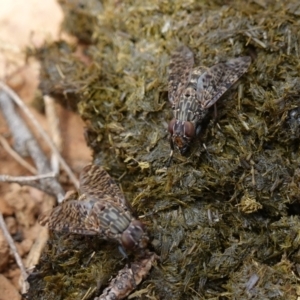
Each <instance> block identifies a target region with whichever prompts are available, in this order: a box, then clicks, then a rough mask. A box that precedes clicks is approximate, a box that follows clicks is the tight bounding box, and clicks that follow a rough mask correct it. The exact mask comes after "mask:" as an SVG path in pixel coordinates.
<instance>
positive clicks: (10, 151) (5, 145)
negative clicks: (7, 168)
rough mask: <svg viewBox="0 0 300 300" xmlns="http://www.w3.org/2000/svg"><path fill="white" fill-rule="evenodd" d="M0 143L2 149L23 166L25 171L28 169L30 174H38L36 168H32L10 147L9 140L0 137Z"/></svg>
mask: <svg viewBox="0 0 300 300" xmlns="http://www.w3.org/2000/svg"><path fill="white" fill-rule="evenodd" d="M0 143H1V145H2V147H3V148H4V149H5V151H6V152H7V153H8V154H10V156H12V157H13V158H14V159H15V160H16V161H17V162H18V163H19V164H20V165H21V166H23V167H24V168H25V169H27V170H28V171H29V172H30V173H32V174H37V170H36V168H34V167H33V166H31V165H30V164H29V163H28V162H27V161H26V160H24V159H23V158H22V157H21V156H20V155H19V154H18V152H16V151H15V150H14V149H13V148H11V147H10V145H9V143H8V142H7V140H6V139H5V138H4V137H3V136H2V135H0Z"/></svg>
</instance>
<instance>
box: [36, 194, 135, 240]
mask: <svg viewBox="0 0 300 300" xmlns="http://www.w3.org/2000/svg"><path fill="white" fill-rule="evenodd" d="M131 220H132V216H131V213H130V212H129V211H127V210H124V209H123V208H122V207H121V206H119V205H117V204H116V203H114V202H112V201H107V199H106V200H105V201H104V200H99V201H96V202H95V201H67V202H66V203H62V204H60V205H59V206H57V207H55V208H54V209H53V210H52V211H50V213H48V214H45V215H43V216H42V217H41V218H40V219H39V222H40V224H41V225H47V226H48V228H49V229H52V230H55V231H61V232H64V233H75V234H83V235H96V234H97V235H99V236H101V237H102V238H104V239H106V238H109V239H113V238H114V237H116V236H117V234H119V233H122V232H123V231H124V230H125V229H126V228H127V227H128V225H129V223H130V222H131Z"/></svg>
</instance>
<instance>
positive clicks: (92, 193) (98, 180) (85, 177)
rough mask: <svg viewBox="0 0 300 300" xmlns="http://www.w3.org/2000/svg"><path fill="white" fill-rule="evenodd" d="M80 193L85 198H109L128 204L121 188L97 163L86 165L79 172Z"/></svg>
mask: <svg viewBox="0 0 300 300" xmlns="http://www.w3.org/2000/svg"><path fill="white" fill-rule="evenodd" d="M79 181H80V187H79V191H80V194H82V195H83V194H84V195H85V197H86V198H87V199H92V200H97V199H109V200H110V201H114V202H116V203H119V204H121V205H123V206H124V205H125V206H127V207H128V206H129V205H128V203H127V201H126V200H125V197H124V195H123V193H122V192H121V190H120V189H119V187H118V185H117V184H116V182H115V181H114V180H113V179H112V178H111V177H110V175H109V174H108V173H107V172H106V171H105V170H104V169H103V168H102V167H100V166H98V165H92V164H90V165H87V166H86V167H84V168H83V170H82V171H81V173H80V178H79Z"/></svg>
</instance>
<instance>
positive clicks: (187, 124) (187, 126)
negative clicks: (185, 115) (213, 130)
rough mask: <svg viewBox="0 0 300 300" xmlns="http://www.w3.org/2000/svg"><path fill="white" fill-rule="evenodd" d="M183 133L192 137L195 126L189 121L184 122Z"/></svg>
mask: <svg viewBox="0 0 300 300" xmlns="http://www.w3.org/2000/svg"><path fill="white" fill-rule="evenodd" d="M184 134H185V136H187V137H189V138H192V137H193V136H194V135H195V127H194V125H193V124H192V123H191V122H185V123H184Z"/></svg>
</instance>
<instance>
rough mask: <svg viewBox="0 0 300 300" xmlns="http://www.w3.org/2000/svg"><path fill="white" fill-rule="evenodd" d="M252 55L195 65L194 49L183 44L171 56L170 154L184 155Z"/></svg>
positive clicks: (249, 61)
mask: <svg viewBox="0 0 300 300" xmlns="http://www.w3.org/2000/svg"><path fill="white" fill-rule="evenodd" d="M250 63H251V58H250V57H249V56H244V57H238V58H233V59H230V60H229V61H227V62H225V63H219V64H216V65H214V66H212V67H211V68H204V67H196V68H194V69H193V65H194V55H193V53H192V52H191V50H190V49H189V48H188V47H186V46H182V47H180V48H178V49H177V51H176V52H175V53H174V54H173V55H172V57H171V62H170V66H169V79H168V81H169V86H168V97H169V101H170V102H171V104H172V109H173V114H174V118H173V119H172V120H171V121H170V123H169V128H168V129H169V132H170V134H171V136H170V146H171V154H170V161H171V159H172V156H173V151H174V148H176V149H178V150H179V151H180V153H181V154H182V155H184V154H186V152H187V151H188V149H189V147H190V144H191V141H192V139H193V138H194V137H195V136H196V135H198V134H199V132H200V131H201V123H202V122H203V120H204V118H205V117H206V115H207V113H208V111H209V108H210V107H211V106H213V105H214V104H215V103H216V102H217V101H218V100H219V99H220V97H221V96H222V95H223V94H224V93H225V92H226V91H227V90H228V89H229V88H230V87H231V86H232V85H233V84H234V83H235V82H236V81H237V80H238V79H239V78H240V77H241V76H242V75H243V74H244V73H245V72H246V71H247V69H248V67H249V66H250Z"/></svg>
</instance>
